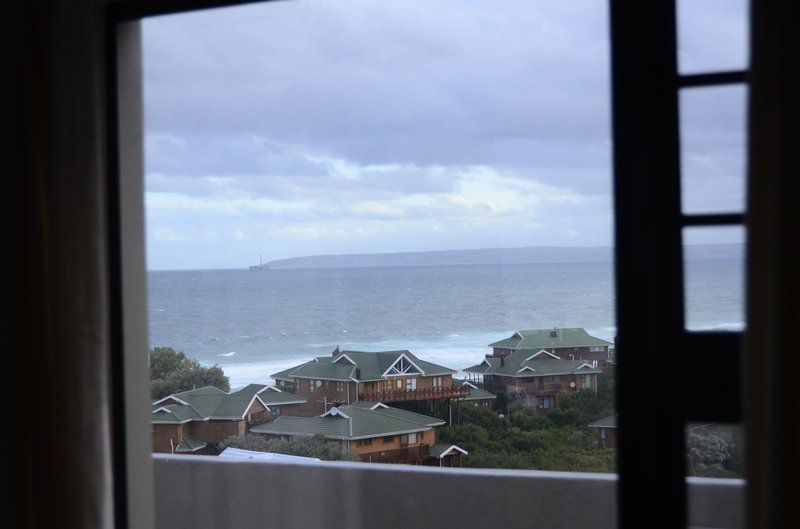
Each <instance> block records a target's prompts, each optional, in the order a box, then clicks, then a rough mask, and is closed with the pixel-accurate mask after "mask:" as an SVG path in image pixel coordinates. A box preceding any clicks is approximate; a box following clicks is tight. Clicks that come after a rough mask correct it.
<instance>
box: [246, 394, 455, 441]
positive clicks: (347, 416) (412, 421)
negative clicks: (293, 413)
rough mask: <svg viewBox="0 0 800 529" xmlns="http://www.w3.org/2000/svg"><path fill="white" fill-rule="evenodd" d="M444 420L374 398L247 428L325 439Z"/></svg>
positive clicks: (420, 427)
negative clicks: (315, 436) (383, 402)
mask: <svg viewBox="0 0 800 529" xmlns="http://www.w3.org/2000/svg"><path fill="white" fill-rule="evenodd" d="M443 424H445V423H444V421H442V420H439V419H436V418H435V417H428V416H427V415H421V414H419V413H413V412H410V411H405V410H400V409H397V408H391V407H389V406H386V405H384V404H379V403H375V402H358V403H356V404H354V405H348V406H339V407H338V408H332V409H331V410H330V411H328V412H327V413H325V414H323V415H320V416H318V417H288V416H286V415H282V416H280V417H278V418H277V419H275V420H274V421H272V422H270V423H266V424H261V425H259V426H255V427H253V428H251V429H250V431H251V432H253V433H260V434H271V435H290V436H291V435H299V436H309V437H310V436H314V435H322V436H323V437H325V438H327V439H338V440H348V441H349V440H356V439H369V438H373V437H385V436H387V435H401V434H408V433H416V432H425V431H428V430H431V429H432V428H433V427H434V426H440V425H443Z"/></svg>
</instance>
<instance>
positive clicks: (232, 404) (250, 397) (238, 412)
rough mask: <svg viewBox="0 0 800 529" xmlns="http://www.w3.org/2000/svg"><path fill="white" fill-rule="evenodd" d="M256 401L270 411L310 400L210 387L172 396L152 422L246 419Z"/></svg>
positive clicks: (257, 389)
mask: <svg viewBox="0 0 800 529" xmlns="http://www.w3.org/2000/svg"><path fill="white" fill-rule="evenodd" d="M256 400H258V401H260V402H261V404H263V405H264V406H265V407H268V406H269V404H302V403H304V402H306V400H307V399H306V398H305V397H301V396H299V395H294V394H293V393H288V392H285V391H280V390H278V389H277V388H273V387H272V386H268V385H265V384H249V385H247V386H245V387H243V388H241V389H239V390H237V391H233V392H231V393H225V392H224V391H222V390H221V389H218V388H215V387H213V386H207V387H203V388H198V389H193V390H190V391H183V392H181V393H176V394H174V395H169V396H168V397H165V398H163V399H160V400H158V401H156V402H154V403H153V408H152V414H151V417H150V422H152V423H157V424H158V423H184V422H189V421H203V420H208V419H243V418H244V416H245V415H246V414H247V411H248V410H249V409H250V407H251V406H252V405H253V403H254V402H255V401H256ZM167 403H170V404H167Z"/></svg>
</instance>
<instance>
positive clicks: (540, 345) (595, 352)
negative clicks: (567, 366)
mask: <svg viewBox="0 0 800 529" xmlns="http://www.w3.org/2000/svg"><path fill="white" fill-rule="evenodd" d="M613 345H614V344H613V343H611V342H608V341H606V340H603V339H600V338H597V337H595V336H592V335H590V334H589V333H588V332H586V329H582V328H567V329H559V328H557V327H553V328H552V329H533V330H527V331H515V332H514V334H512V335H511V336H510V337H508V338H506V339H504V340H500V341H499V342H494V343H491V344H489V347H491V348H492V354H491V355H489V356H490V357H494V358H503V357H506V356H508V355H510V354H512V353H514V352H516V351H520V350H522V349H526V350H532V351H542V350H544V351H547V352H549V353H552V354H554V355H555V356H557V357H559V358H561V359H563V360H583V361H586V362H589V364H591V365H592V366H593V367H596V366H600V367H602V366H604V365H605V364H606V362H607V361H608V359H609V355H610V352H609V348H612V350H613Z"/></svg>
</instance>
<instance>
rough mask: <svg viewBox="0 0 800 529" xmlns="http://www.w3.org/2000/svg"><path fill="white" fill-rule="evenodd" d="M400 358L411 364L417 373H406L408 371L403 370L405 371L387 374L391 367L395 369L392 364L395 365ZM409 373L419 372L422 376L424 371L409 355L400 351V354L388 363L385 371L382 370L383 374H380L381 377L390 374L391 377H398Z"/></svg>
mask: <svg viewBox="0 0 800 529" xmlns="http://www.w3.org/2000/svg"><path fill="white" fill-rule="evenodd" d="M401 360H405V361H406V362H408V363H409V364H411V365H412V366H414V368H415V369H416V370H417V371H418V373H408V372H405V373H399V374H392V375H390V374H389V371H391V370H392V369H396V368H395V367H394V366H395V365H396V364H397V363H398V362H400V361H401ZM410 374H420V375H422V376H425V371H423V370H422V369H421V368H420V367H419V366H418V365H417V364H415V363H414V362H412V361H411V359H410V358H409V357H407V356H406V354H405V353H401V354H400V356H398V357H397V359H396V360H395V361H394V362H392V365H390V366H389V367H388V368H387V369H386V371H384V372H383V374H381V376H382V377H390V376H392V377H398V376H404V375H410Z"/></svg>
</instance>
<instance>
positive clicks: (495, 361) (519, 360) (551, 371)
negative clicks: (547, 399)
mask: <svg viewBox="0 0 800 529" xmlns="http://www.w3.org/2000/svg"><path fill="white" fill-rule="evenodd" d="M538 353H539V352H538V351H536V350H535V349H520V350H519V351H514V352H513V353H511V354H510V355H508V356H506V357H505V358H504V359H500V358H494V357H486V358H484V360H483V362H481V363H480V364H478V365H475V366H471V367H468V368H466V369H465V370H464V371H466V372H467V373H478V374H483V375H503V376H507V377H544V376H553V375H580V374H591V373H602V372H603V371H602V370H601V369H598V368H595V367H591V366H590V365H589V364H588V363H587V362H585V361H584V360H562V359H560V358H553V357H552V356H550V355H547V354H545V353H541V354H538ZM534 356H535V358H533V357H534Z"/></svg>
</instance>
